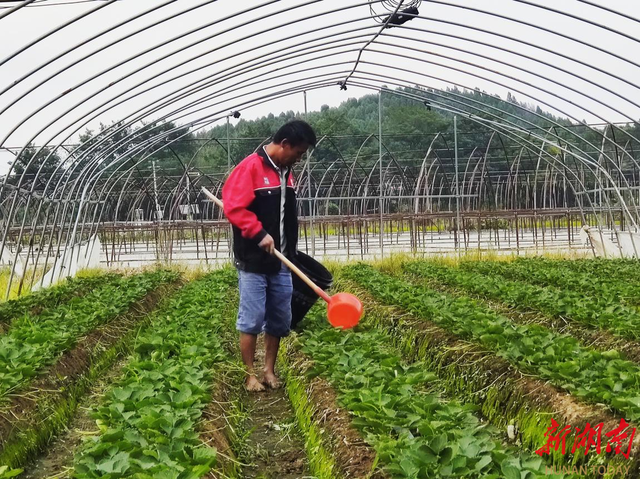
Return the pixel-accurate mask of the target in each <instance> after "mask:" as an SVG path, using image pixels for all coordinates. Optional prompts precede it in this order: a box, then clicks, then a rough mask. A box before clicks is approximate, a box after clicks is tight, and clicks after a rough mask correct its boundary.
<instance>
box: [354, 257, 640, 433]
mask: <svg viewBox="0 0 640 479" xmlns="http://www.w3.org/2000/svg"><path fill="white" fill-rule="evenodd" d="M343 271H344V274H345V276H346V277H347V278H349V279H352V280H354V281H356V282H358V283H359V284H360V285H362V286H363V287H365V288H366V289H367V290H369V291H370V292H371V293H372V294H374V295H375V296H376V297H378V298H379V299H380V300H381V301H384V302H386V303H390V304H397V305H400V306H402V307H403V308H404V309H406V310H408V311H410V312H411V313H413V314H415V315H416V316H421V317H425V318H427V319H429V320H430V321H432V322H434V323H436V324H438V325H439V326H441V327H443V328H444V329H447V330H449V331H451V332H453V333H454V334H456V335H458V336H460V337H461V338H466V339H471V340H474V341H477V342H479V343H480V344H482V346H483V347H485V348H487V349H489V350H492V351H495V352H496V354H498V355H499V356H502V357H503V358H504V359H506V360H507V361H509V362H510V363H512V364H513V365H515V366H516V367H518V368H519V369H520V370H521V371H523V372H528V373H533V374H536V375H538V376H539V377H541V378H544V379H547V380H549V381H550V382H551V383H552V384H554V385H556V386H558V387H560V388H563V389H565V390H567V391H569V392H571V393H572V394H574V395H576V396H578V397H580V398H583V399H586V400H589V401H592V402H594V403H605V404H608V405H609V406H610V407H612V408H613V409H615V410H617V411H619V412H620V413H622V414H624V416H625V418H626V419H628V420H633V421H637V420H638V419H640V367H639V366H638V365H637V364H635V363H632V362H631V361H626V360H623V359H620V356H619V353H618V352H617V351H609V352H604V353H603V352H599V351H596V350H594V349H592V348H589V347H586V346H583V345H582V344H580V343H579V341H577V340H576V339H575V338H573V337H571V336H566V335H562V334H558V333H556V332H554V331H551V330H549V329H547V328H544V327H542V326H539V325H518V324H514V323H512V322H511V321H510V320H509V319H508V318H506V317H504V316H501V315H498V314H496V313H494V312H493V311H491V310H489V309H487V308H485V307H483V306H481V305H478V304H477V303H475V302H474V301H471V300H469V299H468V298H455V297H452V296H450V295H446V294H442V293H438V292H436V291H434V290H431V289H428V288H426V287H423V286H419V285H415V284H410V283H407V282H406V281H403V280H401V279H398V278H395V277H391V276H388V275H385V274H382V273H380V272H379V271H377V270H375V269H374V268H372V267H370V266H367V265H364V264H359V265H354V266H348V267H345V268H344V270H343Z"/></svg>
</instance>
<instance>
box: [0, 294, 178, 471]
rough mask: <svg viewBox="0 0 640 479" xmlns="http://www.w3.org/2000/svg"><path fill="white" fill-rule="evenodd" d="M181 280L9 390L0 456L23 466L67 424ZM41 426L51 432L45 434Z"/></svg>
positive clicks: (1, 414)
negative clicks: (21, 386)
mask: <svg viewBox="0 0 640 479" xmlns="http://www.w3.org/2000/svg"><path fill="white" fill-rule="evenodd" d="M179 284H180V283H179V282H174V283H170V284H163V285H160V286H159V287H157V288H156V289H155V290H154V291H151V292H149V293H147V295H146V296H145V297H144V298H142V299H141V300H139V301H138V302H136V303H135V304H133V305H132V306H131V307H130V308H129V310H128V311H127V312H126V313H125V314H122V315H120V316H117V317H115V318H113V319H112V320H111V321H110V322H109V323H108V324H105V325H102V326H100V327H98V328H96V329H95V330H93V331H92V332H91V333H89V334H88V335H86V336H84V337H83V338H81V339H80V340H79V341H78V343H77V344H76V346H75V347H74V348H72V349H69V350H67V351H65V352H64V353H63V354H62V355H61V356H60V358H59V359H58V360H57V361H56V363H54V364H53V365H51V366H50V367H49V368H47V369H46V370H45V371H43V372H42V373H41V374H39V376H38V377H37V378H36V379H35V380H34V381H32V382H30V383H29V384H28V385H27V386H26V388H25V389H22V390H20V391H17V392H15V393H12V394H10V395H8V396H7V399H8V401H7V402H6V403H4V404H3V405H2V406H0V458H3V459H4V461H5V462H7V463H9V464H10V465H12V466H13V467H19V466H20V465H21V464H23V463H24V462H25V461H26V460H27V459H29V458H30V455H32V454H33V453H34V452H36V451H37V450H39V449H41V448H43V447H44V446H45V444H46V443H47V442H49V441H50V440H51V438H52V437H54V436H55V435H56V434H57V432H58V431H60V430H62V429H64V428H65V427H66V424H67V423H68V421H69V420H70V419H71V417H72V416H73V413H74V412H75V410H76V409H77V407H78V405H79V401H80V400H81V398H82V397H83V396H84V394H85V393H86V391H87V390H89V389H90V388H91V386H92V384H93V383H94V382H95V381H96V380H97V379H98V376H99V375H100V373H102V372H103V371H105V370H107V369H108V368H109V367H110V366H111V365H112V364H113V363H114V362H115V361H117V359H118V358H120V357H122V355H123V354H124V353H126V351H127V347H126V344H125V343H127V341H126V339H127V338H130V339H133V338H134V336H135V332H136V331H137V330H138V328H139V327H140V326H141V325H142V324H144V319H145V318H146V316H147V314H148V313H149V312H150V311H152V310H153V309H154V308H155V307H156V305H157V304H158V303H159V302H160V301H161V300H163V299H164V298H166V297H167V296H170V295H171V294H172V293H173V292H174V291H175V290H176V289H177V288H178V287H179ZM88 375H90V376H94V377H92V378H90V377H88ZM43 430H46V431H47V432H46V433H44V434H43ZM26 436H31V437H30V438H29V439H25V437H26ZM20 442H23V443H24V444H23V445H21V446H20V448H19V449H20V451H19V452H18V453H17V455H16V454H14V453H10V454H8V456H7V457H5V456H6V455H7V449H8V448H9V447H11V446H12V444H17V443H20ZM0 462H2V461H0Z"/></svg>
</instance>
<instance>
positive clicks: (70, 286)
mask: <svg viewBox="0 0 640 479" xmlns="http://www.w3.org/2000/svg"><path fill="white" fill-rule="evenodd" d="M117 280H118V275H117V274H115V273H108V274H100V275H97V276H86V277H81V278H68V279H67V280H66V281H64V282H63V283H60V284H58V285H56V286H52V287H50V288H45V289H41V290H38V291H35V292H33V293H30V294H27V295H25V296H20V297H19V298H17V299H12V300H10V301H6V302H4V303H0V322H3V321H4V322H8V321H10V320H11V319H13V318H16V317H19V316H23V315H25V314H28V313H30V312H31V311H32V310H34V309H40V310H43V309H48V308H53V307H56V306H58V305H59V304H61V303H63V302H65V301H67V300H69V299H70V298H73V297H74V296H79V295H81V294H84V293H86V292H87V291H89V290H91V289H93V288H95V287H96V286H99V285H103V284H106V283H109V282H115V281H117Z"/></svg>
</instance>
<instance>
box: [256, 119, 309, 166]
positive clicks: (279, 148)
mask: <svg viewBox="0 0 640 479" xmlns="http://www.w3.org/2000/svg"><path fill="white" fill-rule="evenodd" d="M315 145H316V134H315V132H314V131H313V128H311V126H309V124H308V123H306V122H304V121H301V120H294V121H290V122H289V123H287V124H286V125H283V126H281V127H280V129H279V130H278V131H277V132H276V134H275V135H274V136H273V141H272V142H271V144H270V145H269V149H268V153H269V156H270V157H271V158H272V159H273V161H274V162H275V163H276V164H277V165H278V166H283V167H289V166H293V165H294V164H295V163H296V162H298V161H300V159H301V158H302V155H304V154H305V152H306V151H307V150H308V149H309V147H310V146H315Z"/></svg>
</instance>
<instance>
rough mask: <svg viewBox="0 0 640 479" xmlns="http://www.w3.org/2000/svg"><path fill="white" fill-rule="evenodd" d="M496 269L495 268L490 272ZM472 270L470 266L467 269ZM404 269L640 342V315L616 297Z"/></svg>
mask: <svg viewBox="0 0 640 479" xmlns="http://www.w3.org/2000/svg"><path fill="white" fill-rule="evenodd" d="M493 266H494V265H493V264H491V265H489V266H487V268H486V269H487V270H488V269H490V268H492V267H493ZM471 267H472V266H471V265H470V264H469V265H467V268H471ZM479 267H480V266H479ZM495 267H496V269H497V268H499V266H495ZM403 268H404V269H405V271H407V272H409V273H412V274H416V275H419V276H422V277H424V278H427V279H429V278H432V279H435V280H437V281H438V282H439V283H443V284H446V285H449V286H454V287H458V288H462V289H463V290H465V291H468V292H471V293H474V294H478V295H480V296H483V297H487V298H491V299H496V300H498V301H500V302H502V303H505V304H507V305H509V306H511V307H513V308H515V309H517V310H519V311H531V310H535V311H540V312H542V313H544V314H547V315H549V316H551V317H554V318H560V317H562V318H568V319H572V320H574V321H577V322H579V323H581V324H585V325H587V326H590V327H595V328H600V329H604V330H607V331H611V332H612V333H613V334H615V335H616V336H619V337H622V338H632V339H640V312H638V310H636V309H635V308H633V307H630V306H624V305H621V304H620V302H619V301H617V300H616V299H614V298H612V297H597V296H596V297H590V296H587V295H585V294H583V293H580V292H575V291H567V290H564V289H560V288H554V287H543V286H537V285H533V284H526V283H521V282H519V281H510V280H508V279H505V278H504V277H502V276H500V275H497V274H495V275H494V274H481V273H476V272H475V271H470V270H468V269H459V268H454V267H450V266H445V265H443V264H439V263H436V262H432V261H420V262H411V263H407V264H405V265H404V266H403Z"/></svg>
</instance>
